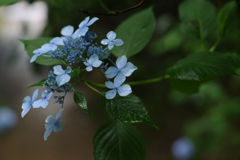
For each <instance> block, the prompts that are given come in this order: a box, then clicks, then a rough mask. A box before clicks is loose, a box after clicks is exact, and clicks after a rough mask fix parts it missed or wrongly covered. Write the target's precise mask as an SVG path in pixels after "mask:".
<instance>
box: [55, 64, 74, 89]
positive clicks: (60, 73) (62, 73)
mask: <svg viewBox="0 0 240 160" xmlns="http://www.w3.org/2000/svg"><path fill="white" fill-rule="evenodd" d="M53 72H54V74H56V75H57V76H56V81H57V85H58V87H60V86H61V85H64V84H65V83H67V82H69V81H70V79H71V77H70V76H69V75H68V73H70V72H72V68H71V67H70V66H67V69H66V70H63V69H62V66H60V65H56V66H54V67H53Z"/></svg>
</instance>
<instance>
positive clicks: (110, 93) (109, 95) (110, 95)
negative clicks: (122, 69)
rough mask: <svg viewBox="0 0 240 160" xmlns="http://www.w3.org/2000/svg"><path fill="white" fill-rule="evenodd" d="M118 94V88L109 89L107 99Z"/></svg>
mask: <svg viewBox="0 0 240 160" xmlns="http://www.w3.org/2000/svg"><path fill="white" fill-rule="evenodd" d="M116 94H117V91H116V89H114V90H110V91H107V92H106V98H107V99H113V98H114V97H115V96H116Z"/></svg>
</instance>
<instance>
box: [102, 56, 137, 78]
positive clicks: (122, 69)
mask: <svg viewBox="0 0 240 160" xmlns="http://www.w3.org/2000/svg"><path fill="white" fill-rule="evenodd" d="M135 70H137V67H136V66H134V65H133V64H132V63H131V62H127V57H126V56H125V55H123V56H121V57H119V58H118V59H117V61H116V67H113V66H111V67H109V68H108V69H107V70H106V72H105V76H106V77H107V78H113V77H115V76H116V78H117V79H118V80H119V81H122V80H124V81H125V79H126V77H128V76H130V75H131V74H132V73H133V72H134V71H135Z"/></svg>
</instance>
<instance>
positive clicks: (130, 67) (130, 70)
mask: <svg viewBox="0 0 240 160" xmlns="http://www.w3.org/2000/svg"><path fill="white" fill-rule="evenodd" d="M137 69H138V68H137V67H136V66H134V65H133V64H132V63H131V62H128V63H127V64H126V65H125V66H124V67H123V68H122V70H121V72H122V73H123V74H124V75H125V76H126V77H128V76H130V75H131V74H132V73H133V72H134V71H135V70H137Z"/></svg>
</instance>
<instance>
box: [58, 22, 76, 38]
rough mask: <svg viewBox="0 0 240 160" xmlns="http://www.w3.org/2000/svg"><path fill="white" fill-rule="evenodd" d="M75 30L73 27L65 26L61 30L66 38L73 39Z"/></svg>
mask: <svg viewBox="0 0 240 160" xmlns="http://www.w3.org/2000/svg"><path fill="white" fill-rule="evenodd" d="M73 31H74V28H73V26H71V25H68V26H65V27H63V28H62V30H61V34H62V35H63V36H64V37H71V36H72V35H73Z"/></svg>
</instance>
